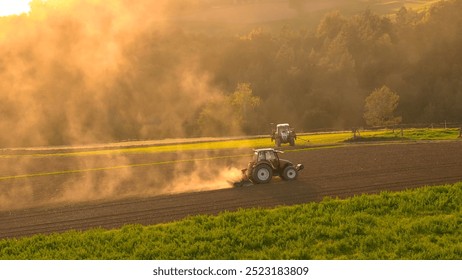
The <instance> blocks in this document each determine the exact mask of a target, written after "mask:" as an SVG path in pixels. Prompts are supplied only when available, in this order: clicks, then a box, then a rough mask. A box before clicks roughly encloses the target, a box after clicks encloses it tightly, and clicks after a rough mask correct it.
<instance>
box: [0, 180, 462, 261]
mask: <svg viewBox="0 0 462 280" xmlns="http://www.w3.org/2000/svg"><path fill="white" fill-rule="evenodd" d="M461 205H462V183H458V184H454V185H446V186H433V187H423V188H419V189H413V190H407V191H402V192H383V193H381V194H378V195H361V196H356V197H352V198H349V199H345V200H340V199H334V198H326V199H324V200H323V201H322V202H320V203H307V204H302V205H296V206H290V207H279V208H275V209H247V210H239V211H236V212H223V213H221V214H220V215H217V216H209V215H199V216H193V217H189V218H186V219H183V220H181V221H178V222H174V223H168V224H160V225H151V226H141V225H127V226H124V227H122V228H121V229H115V230H104V229H92V230H88V231H69V232H65V233H56V234H50V235H42V234H39V235H36V236H32V237H25V238H20V239H3V240H0V258H2V259H23V260H31V259H32V260H33V259H92V260H97V259H109V260H114V259H136V260H159V259H165V260H171V259H186V260H187V259H204V260H207V259H387V260H388V259H402V260H409V259H416V260H427V259H432V260H445V259H452V260H460V259H461V258H462V208H461ZM153 215H155V213H153Z"/></svg>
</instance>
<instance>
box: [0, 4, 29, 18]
mask: <svg viewBox="0 0 462 280" xmlns="http://www.w3.org/2000/svg"><path fill="white" fill-rule="evenodd" d="M29 2H31V0H0V17H3V16H10V15H20V14H23V13H28V12H29V11H30V7H29Z"/></svg>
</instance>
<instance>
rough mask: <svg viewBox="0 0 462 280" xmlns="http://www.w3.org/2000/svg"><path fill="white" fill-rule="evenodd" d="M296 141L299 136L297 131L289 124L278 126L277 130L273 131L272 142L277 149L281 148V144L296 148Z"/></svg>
mask: <svg viewBox="0 0 462 280" xmlns="http://www.w3.org/2000/svg"><path fill="white" fill-rule="evenodd" d="M296 139H297V134H295V130H294V129H293V128H291V127H290V125H289V124H288V123H280V124H278V125H276V129H274V128H273V129H272V132H271V141H275V142H276V146H277V147H281V144H285V143H289V145H290V146H294V145H295V140H296Z"/></svg>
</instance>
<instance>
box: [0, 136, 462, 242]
mask: <svg viewBox="0 0 462 280" xmlns="http://www.w3.org/2000/svg"><path fill="white" fill-rule="evenodd" d="M283 149H285V151H286V152H285V153H284V154H282V155H281V157H282V158H285V159H288V160H291V161H292V162H294V163H303V164H304V165H305V169H304V170H303V171H301V173H300V174H299V177H298V179H297V180H296V181H291V182H286V181H282V180H281V179H279V178H274V179H273V181H272V182H271V183H269V184H264V185H253V186H249V187H241V188H232V187H231V185H230V184H229V183H228V182H227V181H231V180H234V179H237V178H238V177H239V169H241V168H244V167H245V166H246V163H247V162H248V161H249V156H250V155H251V153H252V152H251V150H250V149H222V150H203V151H177V152H171V151H167V152H162V153H118V152H116V153H111V152H102V153H94V152H89V153H87V154H86V153H63V152H58V151H55V152H54V151H51V152H50V151H47V152H44V153H37V152H34V153H33V154H31V153H30V152H24V151H23V152H21V153H22V154H21V153H19V152H11V151H3V152H2V154H1V155H0V203H1V204H0V238H5V237H20V236H26V235H33V234H38V233H52V232H62V231H67V230H71V229H75V230H85V229H89V228H93V227H102V228H108V229H110V228H118V227H121V226H122V225H125V224H143V225H147V224H156V223H164V222H170V221H175V220H179V219H181V218H184V217H186V216H188V215H197V214H217V213H219V212H223V211H233V210H236V209H239V208H251V207H276V206H280V205H293V204H300V203H307V202H313V201H320V200H322V199H323V198H324V197H326V196H330V197H341V198H343V197H349V196H354V195H360V194H367V193H377V192H381V191H399V190H402V189H406V188H414V187H420V186H424V185H435V184H444V183H454V182H458V181H462V142H461V141H435V142H412V143H388V144H378V143H375V144H348V145H343V146H340V147H335V148H326V147H324V148H310V147H295V148H294V149H292V148H291V147H287V146H286V147H284V148H283ZM291 149H292V150H291Z"/></svg>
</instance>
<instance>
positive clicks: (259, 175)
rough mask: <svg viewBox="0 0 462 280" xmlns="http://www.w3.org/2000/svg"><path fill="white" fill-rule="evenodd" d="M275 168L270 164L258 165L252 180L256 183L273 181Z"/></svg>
mask: <svg viewBox="0 0 462 280" xmlns="http://www.w3.org/2000/svg"><path fill="white" fill-rule="evenodd" d="M272 177H273V170H272V169H271V167H270V166H269V165H268V164H260V165H257V166H256V167H255V168H254V170H253V171H252V181H253V182H254V183H255V184H265V183H268V182H269V181H271V178H272Z"/></svg>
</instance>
